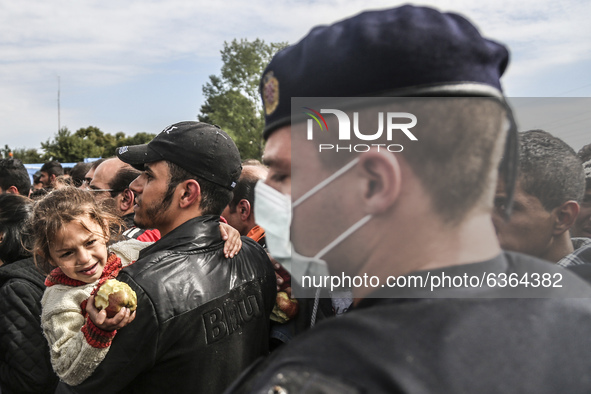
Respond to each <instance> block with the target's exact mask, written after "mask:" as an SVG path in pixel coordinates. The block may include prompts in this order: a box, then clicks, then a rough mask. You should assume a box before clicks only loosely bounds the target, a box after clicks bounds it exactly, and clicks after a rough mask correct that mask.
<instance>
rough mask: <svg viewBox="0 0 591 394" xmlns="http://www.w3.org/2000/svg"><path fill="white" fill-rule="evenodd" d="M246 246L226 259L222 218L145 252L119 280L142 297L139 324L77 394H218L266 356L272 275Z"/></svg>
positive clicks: (257, 251) (122, 334) (123, 333)
mask: <svg viewBox="0 0 591 394" xmlns="http://www.w3.org/2000/svg"><path fill="white" fill-rule="evenodd" d="M242 242H243V244H242V249H241V250H240V252H239V253H238V254H237V255H236V256H235V257H234V258H232V259H226V258H225V257H224V252H223V247H224V243H223V241H222V239H221V236H220V231H219V216H218V217H215V216H203V217H199V218H195V219H191V220H189V221H188V222H186V223H184V224H182V225H181V226H179V227H177V228H176V229H174V230H173V231H171V232H170V233H168V234H167V235H166V236H164V237H163V238H162V239H161V240H159V241H158V242H156V243H155V244H153V245H151V246H149V247H148V248H146V249H143V250H142V251H141V253H140V258H139V259H138V260H137V262H136V263H135V264H133V265H131V266H129V267H127V268H125V269H123V270H122V271H121V273H120V274H119V276H118V279H119V280H121V281H124V282H127V283H128V284H129V285H130V286H131V287H132V288H133V289H134V290H135V291H136V293H137V296H138V307H137V311H136V313H137V315H136V318H135V320H134V321H133V322H132V323H131V324H129V325H128V326H126V327H124V328H123V329H121V330H119V331H118V333H117V335H116V336H115V339H114V340H113V343H112V345H111V349H110V350H109V353H108V354H107V356H106V358H105V359H104V360H103V362H102V363H101V364H100V365H99V367H98V368H97V369H96V371H95V372H94V373H93V375H91V376H90V377H89V378H88V379H87V380H86V381H85V382H83V383H82V384H80V385H79V386H76V387H73V389H74V390H75V392H80V393H109V394H112V393H118V392H133V393H142V394H144V393H219V392H222V391H223V390H224V389H225V388H226V387H227V386H228V385H230V383H231V382H232V381H233V380H234V379H235V378H236V377H237V376H238V375H239V374H240V372H241V371H242V370H243V369H245V368H246V367H247V366H248V365H249V364H250V363H251V362H253V361H254V360H255V359H257V358H258V357H260V356H262V355H266V354H267V353H268V342H269V315H270V313H271V310H272V308H273V305H274V303H275V293H276V291H275V286H276V284H275V283H276V280H275V274H274V271H273V267H272V265H271V262H270V261H269V258H268V257H267V254H266V253H265V251H264V250H263V248H261V247H260V246H258V245H257V244H256V243H255V242H254V241H252V240H251V239H248V238H246V237H242ZM62 389H63V388H62Z"/></svg>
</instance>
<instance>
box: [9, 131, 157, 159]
mask: <svg viewBox="0 0 591 394" xmlns="http://www.w3.org/2000/svg"><path fill="white" fill-rule="evenodd" d="M155 136H156V135H155V134H150V133H137V134H136V135H133V136H131V137H128V136H126V135H125V133H123V132H118V133H117V134H115V135H112V134H109V133H104V132H102V131H101V130H100V129H99V128H98V127H94V126H88V127H85V128H81V129H78V130H77V131H76V132H75V133H72V132H71V131H70V130H68V128H67V127H63V128H62V129H61V130H59V131H58V132H57V134H56V135H55V136H54V137H53V139H48V140H47V141H46V142H42V143H41V148H42V149H44V150H45V153H43V154H40V153H38V151H37V149H25V148H22V149H10V147H9V146H8V145H5V146H4V148H3V149H0V154H1V156H2V157H9V156H10V153H11V152H12V155H13V157H15V158H17V159H20V160H21V161H22V162H23V163H43V162H46V161H49V160H57V161H59V162H60V163H75V162H79V161H82V160H84V158H87V157H110V156H114V155H115V149H116V148H118V147H120V146H125V145H139V144H146V143H148V142H150V141H151V140H152V139H153V138H154V137H155Z"/></svg>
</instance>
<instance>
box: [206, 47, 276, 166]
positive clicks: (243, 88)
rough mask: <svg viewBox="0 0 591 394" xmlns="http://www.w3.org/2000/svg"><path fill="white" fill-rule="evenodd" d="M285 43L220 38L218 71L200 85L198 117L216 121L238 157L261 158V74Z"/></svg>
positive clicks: (209, 121)
mask: <svg viewBox="0 0 591 394" xmlns="http://www.w3.org/2000/svg"><path fill="white" fill-rule="evenodd" d="M286 45H287V43H283V42H277V43H269V44H266V43H265V41H263V40H260V39H256V40H254V41H248V40H246V39H241V40H240V41H238V40H233V41H232V42H231V43H227V42H224V49H222V50H221V51H220V52H221V55H222V61H223V65H222V68H221V74H220V75H219V76H216V75H210V77H209V82H207V83H206V84H205V85H204V86H203V95H204V96H205V103H204V104H203V105H202V106H201V109H200V114H199V115H198V116H197V117H198V119H199V121H201V122H207V123H211V124H217V125H218V126H220V127H221V128H222V129H223V130H225V131H226V132H227V133H228V134H229V135H230V136H231V137H232V139H233V140H234V142H235V143H236V146H237V147H238V149H239V150H240V155H241V157H242V159H243V160H244V159H259V160H260V159H261V157H262V154H263V137H262V134H263V128H264V124H265V120H264V117H263V110H262V105H261V102H260V97H259V81H260V78H261V75H262V73H263V71H264V69H265V67H266V66H267V64H268V63H269V61H270V60H271V58H272V57H273V55H274V54H275V53H276V52H277V51H279V50H280V49H282V48H284V47H285V46H286Z"/></svg>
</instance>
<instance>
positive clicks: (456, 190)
mask: <svg viewBox="0 0 591 394" xmlns="http://www.w3.org/2000/svg"><path fill="white" fill-rule="evenodd" d="M318 59H322V61H321V62H320V61H319V60H318ZM508 61H509V53H508V51H507V49H506V48H505V47H504V46H503V45H502V44H500V43H497V42H495V41H492V40H489V39H487V38H485V37H483V36H481V34H480V33H479V31H478V30H477V29H476V27H475V26H474V25H473V24H472V23H471V22H469V21H468V20H466V19H465V18H464V17H462V16H460V15H457V14H453V13H441V12H439V11H437V10H434V9H431V8H425V7H415V6H411V5H406V6H402V7H397V8H393V9H388V10H381V11H368V12H364V13H361V14H359V15H356V16H353V17H351V18H348V19H345V20H343V21H341V22H338V23H335V24H333V25H329V26H321V27H317V28H315V29H313V30H312V31H311V32H310V33H309V34H308V35H306V36H305V37H304V38H303V39H302V40H301V41H300V42H298V43H297V44H294V45H291V46H289V47H287V48H285V49H283V50H282V51H280V52H279V53H277V54H276V55H275V56H274V57H273V59H272V60H271V62H270V63H269V65H268V66H267V68H266V69H265V71H264V72H263V74H262V75H261V82H260V90H261V97H262V103H263V111H264V116H265V129H264V132H263V136H264V139H265V141H266V144H265V151H264V156H263V163H260V162H258V161H256V160H244V161H243V160H241V157H240V154H239V152H238V149H237V147H236V145H235V144H234V142H233V141H232V139H231V137H230V136H229V135H228V134H227V133H226V132H225V131H223V130H222V129H220V128H219V127H218V126H215V125H209V124H206V123H201V122H195V121H184V122H178V123H175V124H172V125H170V126H167V127H166V128H164V129H163V130H162V131H161V132H160V133H159V134H157V136H156V137H155V138H154V139H153V140H152V141H151V142H149V143H148V144H144V145H136V146H126V147H121V148H118V150H117V152H114V156H113V157H109V158H104V159H100V160H97V161H94V162H93V163H79V164H78V165H76V166H75V167H74V168H73V169H72V170H71V171H69V173H68V174H64V169H63V168H62V166H61V164H60V163H58V162H56V161H50V162H47V163H45V164H44V165H43V167H42V168H41V170H40V172H39V173H38V174H36V176H35V177H34V179H33V182H31V179H30V177H29V174H28V173H27V171H26V169H25V168H24V166H23V165H22V163H21V162H20V161H19V160H18V159H13V158H8V159H0V393H2V394H10V393H109V394H110V393H128V392H129V393H131V392H133V393H161V392H166V391H170V392H175V393H223V392H225V393H367V392H372V393H373V392H376V393H397V392H409V393H431V392H438V393H456V392H458V393H468V392H470V393H471V392H479V393H488V392H490V393H498V392H502V393H506V392H511V393H513V392H514V393H523V392H528V393H529V392H535V393H555V392H569V393H571V392H572V393H579V392H580V393H583V392H590V391H591V377H589V375H588V370H589V367H591V361H589V357H588V355H589V354H591V339H589V336H588V333H587V330H586V329H587V327H586V325H587V324H590V325H591V285H590V284H589V282H591V268H589V267H591V239H590V237H591V144H589V145H587V146H585V147H584V148H582V149H581V150H580V151H579V152H578V153H577V152H575V151H574V150H573V149H572V148H571V147H570V146H568V145H567V144H566V143H565V142H563V141H562V140H560V139H559V138H557V137H556V136H553V135H551V134H550V133H548V132H546V131H543V130H529V131H518V125H517V124H516V122H515V120H514V119H513V116H512V114H511V108H510V107H509V106H508V104H507V103H506V101H505V98H504V96H503V90H502V86H501V83H500V79H501V77H502V75H503V73H504V72H505V69H506V67H507V65H508ZM293 97H298V98H323V99H322V101H313V102H314V103H317V104H318V105H317V106H316V107H315V108H316V109H312V108H310V107H308V106H306V105H307V104H305V103H306V101H301V102H302V103H303V104H302V105H301V106H302V107H305V109H306V110H308V111H310V112H307V113H302V112H301V111H300V106H298V105H296V107H298V108H297V109H298V110H297V111H294V109H293V103H292V98H293ZM342 98H355V99H348V100H343V99H342ZM376 98H379V99H376ZM298 103H299V102H298ZM321 108H323V109H321ZM328 108H331V109H328ZM334 108H339V109H338V110H337V109H334ZM318 111H320V112H318ZM311 113H314V114H315V116H313V115H314V114H311ZM321 113H322V114H332V115H337V116H326V119H325V118H324V117H323V116H322V114H321ZM377 113H379V116H378V117H376V116H375V114H377ZM384 113H386V114H388V116H389V117H388V118H387V119H388V120H387V128H388V129H387V132H383V130H384V123H385V122H384V121H383V120H382V119H383V118H382V114H384ZM392 114H393V115H392ZM401 114H402V115H405V114H406V115H408V114H412V117H414V119H415V123H413V124H412V125H411V124H407V125H399V124H394V123H393V122H394V121H393V119H394V118H395V117H396V116H401ZM310 116H312V118H313V119H310ZM344 119H353V127H352V129H353V131H354V136H351V129H349V130H348V131H349V132H348V133H346V132H343V129H341V128H342V127H343V124H346V127H350V126H351V125H350V123H349V121H347V122H344V121H343V120H344ZM314 120H315V121H316V122H317V125H318V126H320V127H321V128H322V132H320V131H319V130H317V132H314V127H315V123H314ZM360 124H362V125H363V127H361V126H360ZM322 126H325V127H322ZM396 127H398V129H396ZM325 129H326V130H325ZM329 130H330V131H329ZM335 130H336V132H335ZM360 130H362V131H367V130H372V131H373V130H378V132H377V133H375V134H372V135H369V134H364V133H363V132H362V131H360ZM410 136H412V137H413V138H410ZM370 141H371V143H369V142H370ZM353 142H358V143H359V144H356V145H353V144H352V143H353ZM391 146H396V147H397V148H396V151H395V153H392V151H390V147H391ZM329 147H332V148H329ZM335 147H336V149H334V148H335ZM347 147H348V148H347ZM365 147H367V149H366V148H365ZM386 147H388V148H386ZM398 147H403V149H399V148H398ZM292 179H293V183H292ZM36 183H38V184H39V186H38V187H37V186H35V184H36ZM300 272H303V273H305V274H310V275H312V276H314V277H319V278H325V279H326V278H328V280H329V284H334V282H333V281H334V279H335V278H337V279H339V281H340V280H341V279H340V278H342V279H343V282H344V279H345V278H368V277H369V278H371V279H370V282H369V284H368V283H367V282H365V283H364V284H359V285H357V284H355V282H354V281H353V285H351V284H349V285H343V283H342V282H339V285H337V286H328V285H325V286H315V287H314V288H312V289H306V285H305V281H304V280H303V279H304V276H303V275H300V274H299V273H300ZM446 277H447V278H448V282H447V284H445V283H446V282H445V278H446ZM401 278H404V279H405V282H404V283H405V284H406V283H408V282H407V279H408V280H410V278H412V280H413V281H414V282H413V283H415V285H414V286H402V281H401V280H400V279H401ZM435 278H437V280H439V282H435V281H434V279H435ZM479 278H482V280H480V281H479ZM112 279H116V280H118V281H120V282H123V284H126V286H128V287H129V288H130V289H131V290H133V292H134V293H135V296H136V301H135V302H134V303H133V306H131V304H126V305H124V306H122V307H121V308H120V309H118V310H116V311H114V312H113V313H108V310H107V308H104V307H101V306H97V304H96V302H95V301H96V299H97V297H98V295H97V293H98V292H99V290H100V289H101V288H103V287H104V286H107V283H108V282H109V281H111V280H112ZM393 279H394V280H395V281H394V282H393V281H392V280H393ZM456 279H459V280H460V282H461V283H460V284H459V285H458V284H456ZM473 279H475V280H476V282H473ZM423 280H424V283H426V284H428V285H430V286H423V285H416V283H423V282H420V281H423ZM417 281H419V282H417ZM109 283H111V282H109ZM392 283H398V286H393V285H392ZM435 283H438V285H435ZM441 283H443V285H441V286H440V285H439V284H441ZM325 284H326V282H325ZM386 284H387V285H386ZM335 287H336V288H335ZM307 290H312V292H311V293H310V292H307Z"/></svg>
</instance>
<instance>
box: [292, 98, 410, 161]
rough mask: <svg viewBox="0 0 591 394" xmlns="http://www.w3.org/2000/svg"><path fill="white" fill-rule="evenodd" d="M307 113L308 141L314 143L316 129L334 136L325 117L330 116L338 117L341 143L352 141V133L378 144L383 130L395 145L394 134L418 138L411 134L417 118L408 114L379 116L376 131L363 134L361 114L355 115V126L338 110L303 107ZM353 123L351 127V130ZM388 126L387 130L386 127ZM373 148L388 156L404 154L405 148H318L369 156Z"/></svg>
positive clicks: (347, 146) (383, 146)
mask: <svg viewBox="0 0 591 394" xmlns="http://www.w3.org/2000/svg"><path fill="white" fill-rule="evenodd" d="M303 108H304V109H305V110H306V111H307V112H304V114H306V115H308V116H309V117H310V119H308V121H307V139H308V140H313V139H314V125H315V124H316V125H318V128H319V129H320V131H321V132H328V133H330V132H332V131H329V129H328V123H327V122H326V119H325V118H324V117H323V116H322V114H331V115H334V116H336V120H337V122H338V130H337V133H338V141H339V142H340V141H351V137H352V133H351V130H352V131H353V136H354V137H355V138H356V139H358V140H361V141H376V140H379V139H382V138H383V134H384V130H385V132H386V140H387V141H392V136H393V135H394V133H398V132H402V133H404V134H405V135H406V136H407V137H408V139H409V140H411V141H417V137H415V136H414V134H413V133H412V132H411V131H410V129H411V128H413V127H414V126H416V124H417V117H416V116H414V115H413V114H411V113H408V112H386V113H384V112H378V113H377V114H376V116H377V124H378V127H377V131H375V132H374V131H373V130H371V131H369V130H363V131H362V130H361V128H360V126H359V112H353V122H351V119H350V118H349V115H348V114H347V113H345V112H344V111H341V110H338V109H320V111H316V110H314V109H312V108H310V107H303ZM351 123H352V126H353V127H351ZM384 123H385V126H384ZM371 147H377V148H378V151H379V150H380V148H385V149H387V150H388V151H389V152H402V150H403V146H402V145H400V144H325V143H322V144H318V151H319V152H322V151H327V150H334V151H336V152H339V151H347V152H367V151H369V150H370V149H371Z"/></svg>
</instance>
